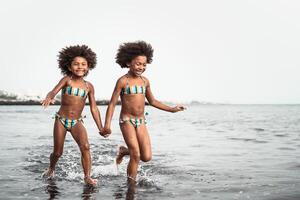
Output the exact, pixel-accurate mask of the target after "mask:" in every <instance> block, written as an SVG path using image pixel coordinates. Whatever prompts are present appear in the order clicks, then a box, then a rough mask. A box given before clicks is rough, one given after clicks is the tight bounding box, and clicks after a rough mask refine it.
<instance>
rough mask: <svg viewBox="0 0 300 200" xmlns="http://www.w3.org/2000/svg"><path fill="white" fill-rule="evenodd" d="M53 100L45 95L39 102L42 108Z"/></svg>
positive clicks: (52, 102)
mask: <svg viewBox="0 0 300 200" xmlns="http://www.w3.org/2000/svg"><path fill="white" fill-rule="evenodd" d="M54 102H55V100H54V99H51V98H49V97H46V98H45V99H44V100H42V101H41V104H42V106H43V107H44V108H46V107H48V106H49V105H50V103H51V104H54Z"/></svg>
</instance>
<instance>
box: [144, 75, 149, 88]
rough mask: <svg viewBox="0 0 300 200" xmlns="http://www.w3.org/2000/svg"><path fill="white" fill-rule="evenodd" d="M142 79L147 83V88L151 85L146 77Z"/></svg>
mask: <svg viewBox="0 0 300 200" xmlns="http://www.w3.org/2000/svg"><path fill="white" fill-rule="evenodd" d="M142 79H143V80H144V81H145V83H146V86H148V85H150V81H149V79H148V78H146V77H145V76H142Z"/></svg>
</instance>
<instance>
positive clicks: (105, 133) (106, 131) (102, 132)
mask: <svg viewBox="0 0 300 200" xmlns="http://www.w3.org/2000/svg"><path fill="white" fill-rule="evenodd" d="M99 134H100V135H101V136H103V137H105V138H106V137H108V136H109V135H110V134H111V130H110V128H105V127H104V128H102V129H100V131H99Z"/></svg>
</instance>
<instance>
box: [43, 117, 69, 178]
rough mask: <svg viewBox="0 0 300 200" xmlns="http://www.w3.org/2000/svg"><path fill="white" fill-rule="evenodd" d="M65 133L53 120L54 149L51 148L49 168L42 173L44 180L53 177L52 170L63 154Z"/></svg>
mask: <svg viewBox="0 0 300 200" xmlns="http://www.w3.org/2000/svg"><path fill="white" fill-rule="evenodd" d="M66 133H67V131H66V129H65V128H64V127H63V125H62V124H61V122H60V121H59V120H58V119H55V122H54V130H53V143H54V147H53V152H52V153H51V154H50V166H49V168H48V169H47V170H46V171H45V172H44V173H43V177H45V178H53V176H54V170H55V166H56V163H57V161H58V159H59V157H60V156H61V155H62V153H63V148H64V141H65V137H66Z"/></svg>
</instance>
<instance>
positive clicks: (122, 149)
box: [116, 146, 128, 165]
mask: <svg viewBox="0 0 300 200" xmlns="http://www.w3.org/2000/svg"><path fill="white" fill-rule="evenodd" d="M125 155H128V149H127V148H126V147H124V146H120V147H119V149H118V153H117V157H116V163H117V165H119V164H121V162H122V160H123V157H124V156H125Z"/></svg>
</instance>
